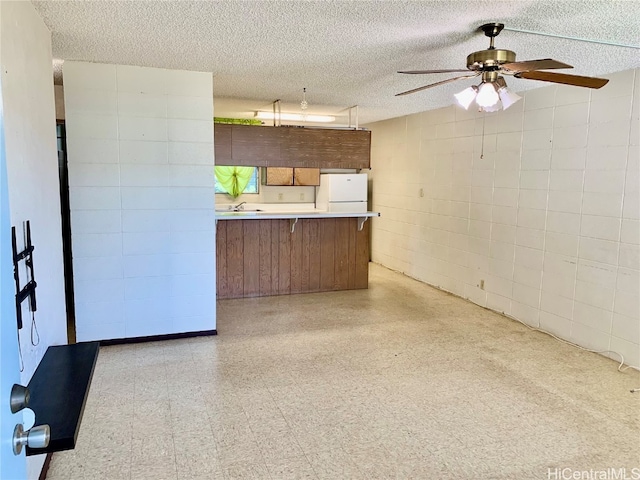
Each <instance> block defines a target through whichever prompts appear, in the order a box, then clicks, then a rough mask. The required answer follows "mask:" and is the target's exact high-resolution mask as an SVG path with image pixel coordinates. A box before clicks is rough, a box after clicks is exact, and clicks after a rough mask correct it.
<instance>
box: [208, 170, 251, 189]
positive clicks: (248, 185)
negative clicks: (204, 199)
mask: <svg viewBox="0 0 640 480" xmlns="http://www.w3.org/2000/svg"><path fill="white" fill-rule="evenodd" d="M214 178H215V175H214ZM259 184H260V177H259V175H258V167H253V174H252V175H251V179H250V180H249V183H248V184H247V186H246V188H245V189H244V191H243V192H242V193H243V194H245V193H258V185H259ZM215 185H216V193H227V191H226V190H225V189H224V188H222V186H221V185H220V184H219V183H218V179H217V178H216V179H215Z"/></svg>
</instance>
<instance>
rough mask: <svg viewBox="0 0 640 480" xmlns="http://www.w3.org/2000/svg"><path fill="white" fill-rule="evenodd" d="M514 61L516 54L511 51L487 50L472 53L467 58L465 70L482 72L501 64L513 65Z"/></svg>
mask: <svg viewBox="0 0 640 480" xmlns="http://www.w3.org/2000/svg"><path fill="white" fill-rule="evenodd" d="M515 61H516V54H515V52H512V51H511V50H499V49H495V48H493V49H488V50H480V51H479V52H473V53H472V54H471V55H469V56H468V57H467V68H468V69H469V70H474V71H478V70H484V69H485V68H487V69H491V67H496V68H497V67H499V66H500V65H502V64H503V63H513V62H515Z"/></svg>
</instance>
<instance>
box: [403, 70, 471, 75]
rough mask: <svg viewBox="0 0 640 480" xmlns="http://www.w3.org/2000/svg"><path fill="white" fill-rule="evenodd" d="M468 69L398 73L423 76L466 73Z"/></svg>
mask: <svg viewBox="0 0 640 480" xmlns="http://www.w3.org/2000/svg"><path fill="white" fill-rule="evenodd" d="M468 71H469V69H467V68H464V69H456V70H404V71H402V72H398V73H408V74H410V75H424V74H427V73H457V72H468Z"/></svg>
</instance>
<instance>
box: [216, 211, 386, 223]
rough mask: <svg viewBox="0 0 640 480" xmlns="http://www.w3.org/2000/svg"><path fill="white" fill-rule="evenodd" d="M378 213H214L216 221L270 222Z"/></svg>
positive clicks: (367, 216)
mask: <svg viewBox="0 0 640 480" xmlns="http://www.w3.org/2000/svg"><path fill="white" fill-rule="evenodd" d="M379 216H380V213H378V212H354V213H344V212H327V211H323V210H314V211H307V212H302V211H300V212H268V211H260V212H257V211H239V212H230V211H222V212H221V211H216V221H218V220H252V219H259V220H270V219H282V218H285V219H287V218H294V219H295V218H354V217H355V218H370V217H379Z"/></svg>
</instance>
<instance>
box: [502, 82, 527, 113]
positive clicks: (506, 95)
mask: <svg viewBox="0 0 640 480" xmlns="http://www.w3.org/2000/svg"><path fill="white" fill-rule="evenodd" d="M498 95H500V100H501V101H502V108H503V109H504V110H506V109H507V108H509V107H510V106H511V105H513V104H514V103H516V102H517V101H518V100H520V99H521V98H522V97H521V96H520V95H518V94H517V93H514V92H512V91H511V90H509V89H508V88H507V87H503V88H501V89H500V90H498Z"/></svg>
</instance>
